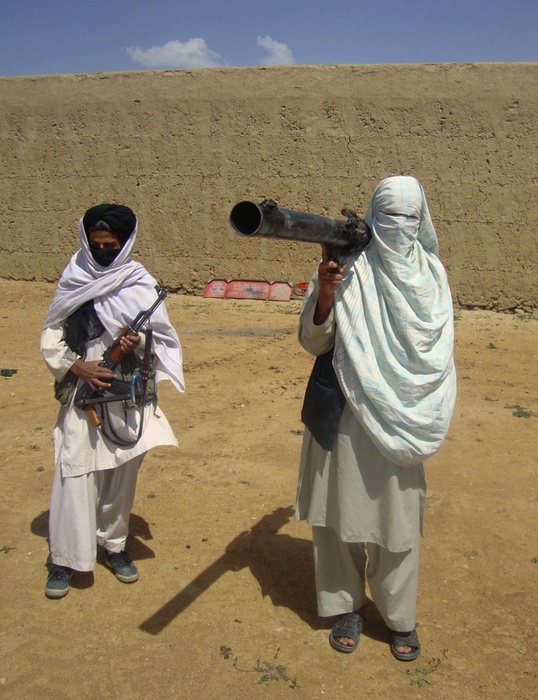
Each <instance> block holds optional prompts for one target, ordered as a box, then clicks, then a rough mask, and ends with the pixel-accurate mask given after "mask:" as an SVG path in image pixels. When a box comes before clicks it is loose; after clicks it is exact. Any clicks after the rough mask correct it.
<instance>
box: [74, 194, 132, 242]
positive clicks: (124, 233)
mask: <svg viewBox="0 0 538 700" xmlns="http://www.w3.org/2000/svg"><path fill="white" fill-rule="evenodd" d="M99 221H104V222H105V224H108V226H109V228H110V230H111V231H112V233H115V234H116V236H117V237H118V239H119V241H120V243H121V244H122V246H123V244H124V243H125V241H126V240H127V239H128V238H129V236H130V235H131V233H132V232H133V231H134V229H135V226H136V216H135V214H134V212H133V210H132V209H129V207H124V206H123V205H122V204H97V205H96V206H95V207H92V208H91V209H88V211H87V212H86V213H85V214H84V218H83V219H82V224H83V226H84V231H85V232H86V235H88V233H90V231H91V230H92V229H93V230H96V229H95V228H94V227H95V224H97V223H98V222H99Z"/></svg>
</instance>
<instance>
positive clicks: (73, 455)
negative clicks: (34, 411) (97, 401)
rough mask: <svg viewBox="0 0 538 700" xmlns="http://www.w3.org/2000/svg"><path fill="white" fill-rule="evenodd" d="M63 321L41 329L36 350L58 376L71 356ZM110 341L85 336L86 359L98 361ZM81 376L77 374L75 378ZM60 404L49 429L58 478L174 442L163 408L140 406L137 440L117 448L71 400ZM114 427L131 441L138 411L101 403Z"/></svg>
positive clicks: (120, 404)
mask: <svg viewBox="0 0 538 700" xmlns="http://www.w3.org/2000/svg"><path fill="white" fill-rule="evenodd" d="M62 335H63V326H62V324H61V323H57V324H55V325H53V326H52V327H50V328H45V330H44V331H43V334H42V337H41V351H42V354H43V357H44V359H45V362H46V364H47V367H48V368H49V370H50V371H51V372H52V374H53V375H54V378H55V379H56V380H57V381H60V380H61V379H62V378H63V376H64V375H65V374H66V372H67V370H68V369H69V368H70V367H71V365H72V364H73V362H74V361H75V360H76V359H77V355H76V354H75V353H74V352H73V351H71V350H70V349H69V348H68V347H67V345H66V344H65V343H64V342H63V341H62ZM112 342H113V338H112V336H110V335H109V333H108V332H107V331H105V332H104V333H103V335H102V336H101V337H100V338H96V339H95V340H91V341H90V342H89V343H88V346H87V351H86V357H85V359H86V360H88V361H89V360H100V359H101V358H102V356H103V353H104V351H105V350H106V348H107V347H108V346H109V345H110V344H111V343H112ZM81 382H82V380H80V379H79V383H81ZM73 400H74V396H73V398H72V399H71V402H70V405H69V406H62V407H61V408H60V412H59V414H58V419H57V421H56V425H55V427H54V431H53V437H54V447H55V457H56V464H59V465H60V469H61V474H62V476H63V477H64V478H66V477H70V476H79V475H80V474H87V473H89V472H94V471H100V470H103V469H114V468H115V467H118V466H120V465H121V464H124V463H125V462H128V461H129V460H131V459H133V457H136V456H138V455H142V454H144V453H145V452H146V451H147V450H149V449H151V448H152V447H156V446H157V445H173V446H177V440H176V438H175V436H174V433H173V432H172V428H171V427H170V424H169V423H168V421H167V419H166V417H165V415H164V413H163V412H162V411H161V410H160V408H158V407H154V406H153V405H149V406H146V407H145V408H144V409H143V410H144V429H143V432H142V436H141V438H140V440H139V441H138V442H137V443H136V444H135V445H133V446H131V447H120V446H117V445H114V444H113V443H112V442H110V441H109V440H108V439H106V438H105V437H104V436H103V434H102V433H101V431H100V429H98V428H95V427H93V426H92V425H91V423H90V421H89V419H88V416H87V414H86V412H85V411H83V410H80V409H78V408H76V406H74V405H73ZM107 406H108V410H109V414H110V419H111V422H112V425H113V427H114V431H115V432H116V433H117V434H118V436H119V437H120V438H122V439H124V440H133V439H134V438H135V437H136V436H137V434H138V428H139V425H140V417H141V410H142V409H140V408H137V409H129V410H127V411H125V410H124V408H123V402H121V401H115V402H112V403H109V404H107Z"/></svg>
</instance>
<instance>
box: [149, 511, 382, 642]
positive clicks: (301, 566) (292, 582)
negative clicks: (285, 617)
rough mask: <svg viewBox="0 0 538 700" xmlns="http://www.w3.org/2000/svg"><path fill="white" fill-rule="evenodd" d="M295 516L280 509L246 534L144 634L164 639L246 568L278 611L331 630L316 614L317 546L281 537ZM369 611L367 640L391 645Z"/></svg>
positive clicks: (168, 605) (328, 621)
mask: <svg viewBox="0 0 538 700" xmlns="http://www.w3.org/2000/svg"><path fill="white" fill-rule="evenodd" d="M293 513H294V508H293V507H292V506H288V507H282V508H277V509H276V510H274V511H273V512H272V513H269V514H267V515H265V516H264V517H263V518H262V519H261V520H260V521H259V522H258V523H256V525H254V526H253V527H252V528H251V529H250V530H248V531H245V532H242V533H240V534H239V535H238V536H237V537H236V538H234V539H233V540H232V541H231V542H230V543H229V544H228V546H227V547H226V550H225V552H224V554H223V555H222V556H221V557H219V558H218V559H217V560H216V561H214V562H213V563H212V564H211V565H210V566H208V567H207V568H206V569H204V571H202V572H201V573H200V574H198V576H196V578H194V579H193V580H192V581H191V582H190V583H189V584H188V585H187V586H185V588H183V589H182V590H181V591H179V593H177V594H176V595H175V596H174V597H173V598H171V599H170V600H169V601H168V602H167V603H165V604H164V605H163V606H162V607H161V608H160V609H159V610H157V611H156V612H155V613H154V614H153V615H151V617H149V618H148V619H146V620H145V621H144V622H142V624H141V625H140V626H139V627H140V629H141V630H142V631H144V632H147V633H149V634H153V635H156V634H159V633H160V632H162V631H163V629H164V628H165V627H166V626H167V625H169V624H170V623H171V622H172V621H173V620H174V619H175V618H176V617H177V616H178V615H180V614H181V613H182V612H184V611H185V610H186V609H187V608H188V607H189V605H191V603H193V602H194V601H195V600H196V599H197V598H198V597H199V596H201V595H203V594H204V593H206V592H207V591H208V590H209V589H210V588H211V586H212V585H213V584H214V583H215V582H216V581H217V580H218V579H219V578H220V577H221V576H223V575H224V574H225V573H226V572H228V571H239V570H240V569H243V568H246V567H248V568H249V569H250V571H251V572H252V575H253V576H254V577H255V579H256V580H257V581H258V583H259V584H260V588H261V594H262V596H263V597H265V596H269V597H270V599H271V602H272V603H273V605H275V606H277V607H278V606H283V607H287V608H288V609H289V610H291V611H292V612H294V613H295V614H296V615H297V616H298V617H300V618H301V619H302V620H304V622H306V623H307V624H308V625H309V626H310V627H311V628H312V629H328V628H330V627H331V626H332V623H333V619H332V618H319V617H318V616H317V614H316V591H315V582H314V562H313V554H312V542H311V541H310V540H304V539H299V538H296V537H291V536H290V535H285V534H279V530H280V529H281V528H282V527H283V526H284V525H286V523H288V522H289V521H290V519H291V518H292V517H293ZM367 610H368V623H369V624H368V631H367V632H366V634H367V635H368V636H369V637H372V638H374V639H379V640H385V639H386V636H385V634H384V630H383V627H384V625H383V623H382V621H381V618H380V616H379V615H378V613H377V610H376V609H375V607H374V606H373V605H372V604H371V603H370V601H368V603H367Z"/></svg>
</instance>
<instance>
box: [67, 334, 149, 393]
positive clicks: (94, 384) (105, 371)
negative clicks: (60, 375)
mask: <svg viewBox="0 0 538 700" xmlns="http://www.w3.org/2000/svg"><path fill="white" fill-rule="evenodd" d="M120 330H121V332H122V334H121V335H120V336H119V338H118V339H117V341H116V343H115V344H116V346H117V347H118V348H119V351H120V354H121V356H123V355H126V354H127V353H128V352H132V351H133V350H135V349H136V348H137V347H138V345H139V344H140V336H139V335H137V334H136V333H132V332H131V331H129V330H128V327H127V326H121V328H120ZM71 371H72V372H73V374H75V375H76V376H77V377H80V378H81V379H82V380H83V381H84V382H86V384H88V385H89V386H90V387H91V388H92V389H93V391H103V390H104V389H108V388H109V387H110V384H111V382H112V380H113V379H114V378H115V376H116V375H115V374H114V372H113V371H112V370H111V369H109V368H108V367H103V366H102V365H101V360H89V361H84V360H80V359H78V360H76V361H75V362H74V364H73V365H71Z"/></svg>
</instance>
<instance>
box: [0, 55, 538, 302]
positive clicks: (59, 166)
mask: <svg viewBox="0 0 538 700" xmlns="http://www.w3.org/2000/svg"><path fill="white" fill-rule="evenodd" d="M0 94H1V95H2V98H1V100H0V154H1V159H0V203H1V210H2V216H1V219H0V278H4V279H16V280H39V281H47V280H50V281H53V280H56V279H57V278H58V276H59V274H60V272H61V271H62V269H63V267H64V266H65V264H66V262H67V260H68V258H69V256H70V255H71V254H72V253H73V252H74V250H75V249H76V248H77V247H78V239H77V222H78V219H79V218H80V216H81V215H82V213H83V212H84V211H85V209H87V208H88V207H89V206H91V205H93V204H96V203H99V202H102V201H115V202H119V203H124V204H127V205H129V206H131V207H132V208H133V209H134V210H135V211H136V212H137V214H138V217H139V221H140V228H139V237H138V244H137V257H139V258H140V259H141V260H142V261H143V262H144V264H145V265H146V266H147V267H148V269H149V270H150V271H151V272H152V273H153V274H154V275H155V276H156V277H157V279H158V280H159V281H160V282H161V283H162V284H164V285H166V286H168V287H169V288H170V289H171V290H178V291H180V292H184V293H190V294H201V293H202V291H203V289H204V286H205V284H206V282H207V281H208V280H209V279H212V278H225V279H251V280H254V279H267V280H270V281H291V282H294V283H297V282H301V281H304V280H306V279H308V278H309V277H310V275H311V274H312V271H313V269H314V267H315V265H316V261H317V259H318V247H317V246H315V245H313V244H307V243H288V242H282V241H276V240H274V239H260V238H258V239H249V240H245V239H242V238H240V237H239V236H237V235H235V234H234V233H233V232H232V231H231V229H230V226H229V224H228V216H229V213H230V210H231V208H232V206H233V205H234V204H235V203H236V202H238V201H240V200H242V199H252V200H255V201H261V200H262V199H263V198H265V197H271V198H273V199H275V200H276V201H277V202H278V203H279V204H280V205H281V206H282V207H286V208H291V209H299V210H303V211H310V212H312V213H316V214H322V215H326V216H332V217H337V218H338V217H340V216H341V215H340V210H341V208H342V207H343V206H348V207H352V208H355V209H357V210H359V211H364V210H365V208H366V206H367V203H368V200H369V197H370V194H371V192H372V189H373V188H374V186H375V185H376V183H377V182H378V181H379V180H380V179H382V178H383V177H386V176H387V175H391V174H399V173H410V174H413V175H415V176H416V177H417V178H418V179H419V180H421V182H422V183H423V185H424V188H425V191H426V195H427V198H428V202H429V205H430V209H431V213H432V217H433V219H434V223H435V225H436V228H437V231H438V235H439V240H440V248H441V255H442V258H443V261H444V262H445V264H446V266H447V269H448V273H449V277H450V281H451V286H452V290H453V295H454V299H455V301H456V303H457V304H459V305H461V306H466V307H482V308H492V309H507V308H521V309H531V308H536V307H537V306H538V284H537V281H538V272H537V270H538V245H537V233H536V228H537V226H536V221H537V220H538V203H537V202H538V196H537V195H538V191H537V190H538V172H537V162H538V159H537V150H536V149H537V143H538V138H537V136H538V64H536V63H532V64H523V63H520V64H510V63H505V64H421V65H330V66H292V67H269V68H268V67H257V68H212V69H197V70H173V71H172V70H167V71H136V72H125V73H100V74H73V75H51V76H32V77H16V78H11V77H10V78H0Z"/></svg>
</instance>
